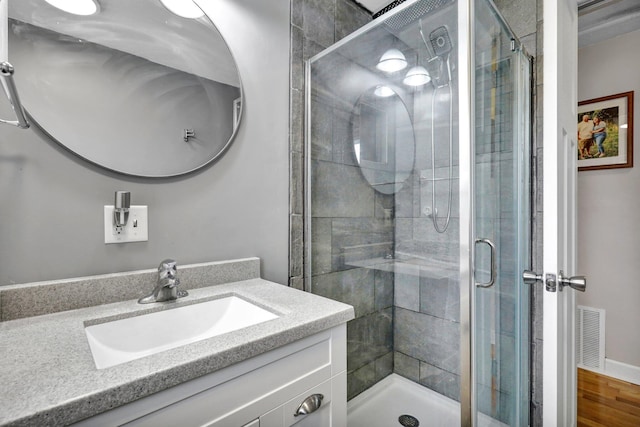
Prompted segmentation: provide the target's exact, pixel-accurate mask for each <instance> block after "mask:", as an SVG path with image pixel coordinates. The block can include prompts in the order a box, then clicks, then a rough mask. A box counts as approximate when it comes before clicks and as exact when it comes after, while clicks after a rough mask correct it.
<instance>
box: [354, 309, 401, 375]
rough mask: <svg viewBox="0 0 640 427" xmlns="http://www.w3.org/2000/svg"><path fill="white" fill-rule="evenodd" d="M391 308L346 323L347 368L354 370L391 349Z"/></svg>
mask: <svg viewBox="0 0 640 427" xmlns="http://www.w3.org/2000/svg"><path fill="white" fill-rule="evenodd" d="M392 325H393V310H392V309H390V308H388V309H385V310H382V311H376V312H374V313H371V314H368V315H366V316H361V317H358V318H356V319H353V320H351V321H350V322H349V323H348V324H347V370H348V371H354V370H356V369H359V368H360V367H362V366H364V365H366V364H367V363H371V362H373V361H375V360H376V359H378V358H380V357H382V356H384V355H385V354H387V353H389V352H391V351H392V350H393V326H392Z"/></svg>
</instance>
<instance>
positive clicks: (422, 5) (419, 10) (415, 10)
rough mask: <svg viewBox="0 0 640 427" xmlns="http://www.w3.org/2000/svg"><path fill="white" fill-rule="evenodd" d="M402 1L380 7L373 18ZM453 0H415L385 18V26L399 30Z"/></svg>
mask: <svg viewBox="0 0 640 427" xmlns="http://www.w3.org/2000/svg"><path fill="white" fill-rule="evenodd" d="M403 2H404V0H402V1H398V0H396V1H394V2H392V3H391V4H390V5H389V6H387V7H385V8H384V9H382V10H381V11H380V12H378V13H376V14H375V15H373V18H374V19H375V18H377V17H378V16H381V15H383V14H384V13H387V12H389V11H390V10H392V9H393V8H394V7H396V6H398V5H399V4H401V3H403ZM452 2H453V0H420V1H418V2H415V3H414V4H412V5H411V6H409V7H407V8H406V9H404V10H402V11H400V12H398V13H396V14H395V15H392V16H390V17H389V18H387V19H386V20H385V21H384V23H385V25H386V26H387V27H389V28H390V29H391V30H393V31H400V30H402V29H403V28H405V27H406V26H407V25H409V24H412V23H414V22H415V21H417V20H418V19H420V18H422V17H423V16H424V15H426V14H427V13H430V12H432V11H434V10H436V9H439V8H441V7H443V6H446V5H447V4H449V3H452Z"/></svg>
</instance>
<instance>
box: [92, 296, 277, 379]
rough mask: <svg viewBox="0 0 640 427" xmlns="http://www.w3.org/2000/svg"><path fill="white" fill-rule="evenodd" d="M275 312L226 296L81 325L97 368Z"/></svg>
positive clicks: (237, 326)
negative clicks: (99, 322)
mask: <svg viewBox="0 0 640 427" xmlns="http://www.w3.org/2000/svg"><path fill="white" fill-rule="evenodd" d="M277 317H278V316H277V315H275V314H273V313H271V312H270V311H267V310H265V309H263V308H260V307H258V306H256V305H254V304H251V303H250V302H247V301H245V300H243V299H241V298H238V297H235V296H230V297H225V298H220V299H215V300H211V301H206V302H201V303H196V304H191V305H187V306H183V307H178V308H173V309H170V310H164V311H158V312H155V313H149V314H144V315H140V316H134V317H129V318H127V319H121V320H114V321H112V322H106V323H101V324H98V325H93V326H88V327H86V328H85V333H86V334H87V339H88V340H89V346H90V347H91V353H92V354H93V360H94V361H95V363H96V367H97V368H98V369H104V368H108V367H110V366H115V365H119V364H121V363H125V362H129V361H131V360H135V359H139V358H141V357H146V356H149V355H152V354H156V353H159V352H161V351H165V350H169V349H171V348H175V347H179V346H182V345H185V344H190V343H193V342H196V341H200V340H204V339H207V338H211V337H215V336H216V335H221V334H225V333H227V332H232V331H236V330H238V329H242V328H246V327H247V326H251V325H256V324H258V323H262V322H266V321H267V320H272V319H276V318H277Z"/></svg>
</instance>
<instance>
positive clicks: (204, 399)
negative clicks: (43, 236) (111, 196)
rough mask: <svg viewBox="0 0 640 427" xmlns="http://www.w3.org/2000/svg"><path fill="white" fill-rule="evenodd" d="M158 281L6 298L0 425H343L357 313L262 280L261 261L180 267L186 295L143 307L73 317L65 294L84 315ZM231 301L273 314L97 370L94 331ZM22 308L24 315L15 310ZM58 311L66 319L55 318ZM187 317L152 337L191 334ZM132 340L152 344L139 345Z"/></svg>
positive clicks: (6, 291) (104, 282)
mask: <svg viewBox="0 0 640 427" xmlns="http://www.w3.org/2000/svg"><path fill="white" fill-rule="evenodd" d="M152 274H153V271H141V272H133V273H123V274H118V275H106V276H96V277H91V278H81V279H73V280H66V281H56V282H49V283H36V284H27V285H12V286H5V287H3V288H0V304H1V305H0V308H2V310H1V312H0V315H2V318H3V320H4V321H3V322H0V342H2V347H3V350H2V353H3V364H2V365H0V376H1V378H2V385H1V386H0V407H2V411H0V425H79V426H96V425H98V426H99V425H109V426H112V425H124V424H126V425H132V426H161V425H167V426H170V425H171V426H175V425H180V426H191V425H193V426H196V425H198V426H203V425H207V426H238V427H240V426H251V427H257V426H261V427H264V426H274V427H275V426H278V427H280V426H290V425H296V426H335V427H341V426H344V425H346V322H347V321H348V320H350V319H352V318H353V308H352V307H351V306H348V305H345V304H342V303H339V302H336V301H332V300H329V299H326V298H322V297H319V296H316V295H312V294H309V293H305V292H301V291H298V290H295V289H291V288H288V287H286V286H282V285H278V284H275V283H272V282H268V281H266V280H263V279H260V278H259V277H256V276H259V260H258V259H255V258H253V259H247V260H238V261H232V262H227V263H207V264H199V265H194V266H185V267H182V268H181V269H180V274H181V280H182V284H183V285H184V287H185V288H186V289H188V291H189V296H188V297H185V298H181V299H179V300H177V301H173V302H167V303H156V304H145V305H141V304H138V303H137V301H136V300H135V299H133V300H131V299H129V300H126V301H121V302H111V303H104V301H103V303H101V304H99V305H93V306H89V307H84V308H79V307H78V308H76V307H72V309H69V306H68V304H71V305H73V303H70V302H69V300H70V299H71V297H69V296H68V295H66V296H65V294H66V293H76V294H79V295H82V297H81V298H76V299H75V301H77V304H81V305H88V304H89V303H90V301H88V299H90V298H88V295H89V294H91V295H93V293H97V294H98V297H97V299H98V300H100V299H101V298H103V299H112V298H113V295H114V292H113V288H116V289H118V288H119V287H121V288H122V290H123V292H124V293H125V294H126V293H127V292H133V291H134V290H135V292H136V293H139V295H142V294H143V293H144V292H140V291H138V290H137V289H138V288H148V287H149V286H152V284H153V282H152V281H150V280H149V278H150V277H152ZM129 288H134V289H129ZM90 291H94V292H93V293H91V292H90ZM88 292H89V294H88ZM47 296H49V297H50V298H48V300H49V303H50V304H49V307H50V309H49V310H50V311H51V312H50V313H48V314H43V313H40V311H41V310H45V311H46V305H45V304H41V303H39V301H40V299H41V298H45V299H47V298H46V297H47ZM230 297H232V298H231V299H238V300H242V301H244V303H249V304H251V305H254V306H256V307H259V308H260V309H262V310H266V311H268V312H269V313H272V316H271V317H269V318H267V320H263V321H261V322H259V323H256V324H253V325H251V326H246V327H241V328H239V329H236V330H233V331H230V332H224V331H223V332H222V333H220V334H217V335H214V336H211V337H206V338H200V339H194V340H192V342H191V343H188V344H183V345H178V346H175V347H174V348H170V349H167V350H163V351H160V350H161V349H160V350H159V349H156V350H153V352H152V353H153V354H149V355H146V356H145V355H140V357H137V358H135V359H133V360H129V361H126V362H119V363H117V364H115V365H112V366H110V367H106V368H101V369H99V368H98V367H97V366H96V362H97V359H96V360H95V361H94V357H93V356H92V349H91V348H90V347H89V342H88V339H87V333H86V330H87V328H89V327H91V326H95V325H103V324H109V323H111V322H113V324H115V323H117V322H119V321H121V320H126V321H129V320H130V319H136V318H145V317H147V316H152V315H153V316H155V315H157V314H162V315H164V314H166V313H170V312H171V311H172V310H177V309H180V310H183V309H184V310H186V312H189V311H190V310H191V309H192V308H194V307H196V306H198V304H203V303H205V304H208V303H209V302H212V301H213V302H215V301H217V300H223V299H225V298H226V299H229V298H230ZM56 301H58V303H57V304H56V303H55V302H56ZM78 301H79V302H78ZM63 302H64V303H65V304H67V305H66V306H65V305H64V304H63ZM17 304H23V305H24V308H23V309H21V310H16V308H15V307H16V305H17ZM61 306H62V307H63V309H64V310H65V311H58V310H59V309H60V307H61ZM204 306H205V305H202V306H200V307H204ZM229 310H232V309H229ZM221 311H222V310H221ZM34 312H35V313H38V314H40V315H36V316H33V315H31V314H32V313H34ZM25 316H29V317H25ZM202 316H203V315H202V313H200V314H198V319H200V318H201V317H202ZM274 316H275V317H274ZM10 319H13V320H10ZM160 319H162V318H160ZM185 319H186V318H182V320H180V321H178V322H175V323H180V324H171V323H172V322H170V321H167V320H166V319H165V320H161V321H158V323H160V324H158V325H156V326H157V327H155V328H154V330H153V331H151V334H152V335H154V336H155V337H156V338H157V337H158V336H160V337H164V336H167V337H170V336H171V331H172V330H177V331H178V332H179V331H180V330H181V328H183V326H186V327H188V328H194V326H193V325H192V324H190V323H189V320H185ZM216 322H217V320H216ZM131 329H132V330H133V329H135V328H134V327H131ZM118 333H122V334H123V335H126V334H127V332H118ZM132 333H133V331H132ZM179 335H180V334H179ZM184 335H185V336H187V335H189V334H188V333H186V332H185V334H184ZM168 339H169V338H168ZM131 342H133V343H140V346H142V347H144V346H145V345H148V344H145V343H146V341H145V340H138V339H137V338H136V339H135V340H132V341H131ZM103 344H104V343H103ZM104 345H107V346H112V347H119V346H120V347H121V348H120V350H122V351H124V352H131V351H134V350H135V351H138V350H140V348H138V349H132V348H129V347H127V346H128V345H129V344H127V339H126V338H124V337H123V340H122V342H121V343H116V344H104ZM144 350H145V351H147V349H144Z"/></svg>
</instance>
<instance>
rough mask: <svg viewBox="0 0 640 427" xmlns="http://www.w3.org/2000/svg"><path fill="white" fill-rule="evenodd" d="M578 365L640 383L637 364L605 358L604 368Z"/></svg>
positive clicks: (622, 379)
mask: <svg viewBox="0 0 640 427" xmlns="http://www.w3.org/2000/svg"><path fill="white" fill-rule="evenodd" d="M578 367H579V368H582V369H586V370H588V371H593V372H598V373H600V374H602V375H606V376H608V377H612V378H616V379H618V380H621V381H626V382H628V383H632V384H636V385H640V367H638V366H634V365H629V364H627V363H623V362H618V361H616V360H612V359H607V358H605V359H604V369H593V368H589V367H588V366H582V365H578Z"/></svg>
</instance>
